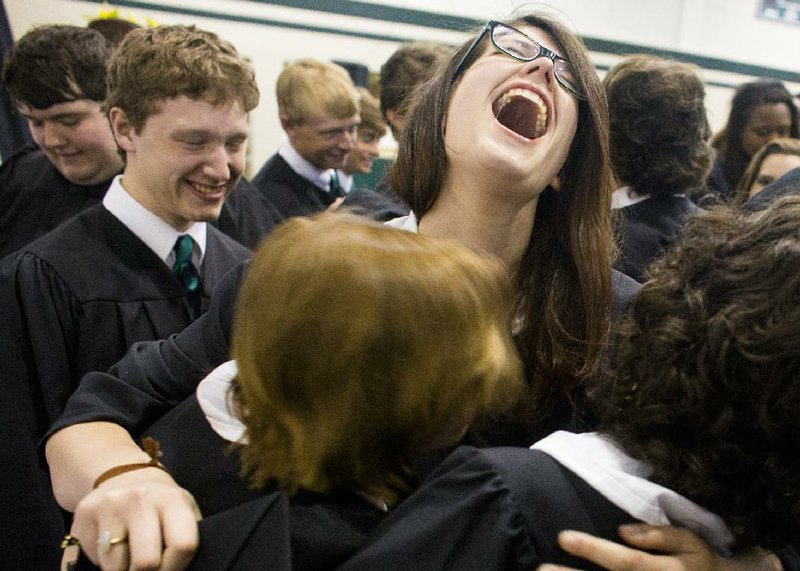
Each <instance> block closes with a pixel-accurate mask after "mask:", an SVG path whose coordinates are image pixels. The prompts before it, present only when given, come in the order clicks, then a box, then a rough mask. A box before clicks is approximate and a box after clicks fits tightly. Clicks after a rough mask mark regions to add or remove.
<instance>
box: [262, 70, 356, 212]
mask: <svg viewBox="0 0 800 571" xmlns="http://www.w3.org/2000/svg"><path fill="white" fill-rule="evenodd" d="M275 93H276V96H277V99H278V114H279V115H280V120H281V126H282V127H283V130H284V131H285V132H286V136H287V138H288V140H287V141H286V142H285V143H284V144H283V145H282V146H281V147H280V149H279V150H278V152H277V153H276V154H275V155H273V156H272V157H271V158H270V159H268V160H267V162H266V163H265V164H264V166H262V167H261V170H259V172H258V174H256V176H255V177H254V178H253V180H252V183H253V186H254V187H255V189H256V191H257V192H258V193H259V194H260V195H261V196H263V198H264V200H265V201H266V202H269V203H270V204H271V205H273V206H274V208H275V210H276V211H277V213H278V215H279V216H280V219H285V218H289V217H291V216H302V215H308V214H313V213H315V212H319V211H321V210H325V209H326V208H328V207H329V206H331V205H332V204H334V203H335V202H336V201H337V199H339V198H341V197H342V196H344V189H343V188H342V187H341V185H340V183H339V180H338V176H337V174H336V170H337V169H341V168H343V167H344V165H345V163H346V161H347V156H348V155H349V153H350V151H352V150H353V147H354V145H355V141H356V131H357V129H358V125H359V123H360V122H361V118H360V116H359V103H358V101H359V95H358V92H357V91H356V88H355V86H354V85H353V81H352V80H351V79H350V76H349V75H348V74H347V72H346V71H345V70H344V69H343V68H342V67H341V66H339V65H336V64H333V63H328V62H321V61H316V60H312V59H303V60H298V61H295V62H292V63H289V64H288V65H287V66H286V67H285V68H284V69H283V71H281V74H280V75H279V76H278V81H277V84H276V87H275Z"/></svg>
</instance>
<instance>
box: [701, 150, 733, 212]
mask: <svg viewBox="0 0 800 571" xmlns="http://www.w3.org/2000/svg"><path fill="white" fill-rule="evenodd" d="M706 184H707V185H708V189H709V190H710V191H711V194H714V195H716V196H718V197H719V198H721V199H723V200H726V201H727V200H730V199H731V198H732V197H733V194H734V193H735V192H736V185H738V184H739V181H738V180H736V179H734V178H732V177H731V176H730V174H729V173H728V170H727V169H726V168H725V163H724V162H723V160H722V157H721V156H719V155H718V156H717V158H716V160H714V163H713V164H712V165H711V172H710V173H709V174H708V179H707V180H706Z"/></svg>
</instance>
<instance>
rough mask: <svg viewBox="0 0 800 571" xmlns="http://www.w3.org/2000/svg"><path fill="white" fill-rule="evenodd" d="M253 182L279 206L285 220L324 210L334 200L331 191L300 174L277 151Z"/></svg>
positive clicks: (271, 202)
mask: <svg viewBox="0 0 800 571" xmlns="http://www.w3.org/2000/svg"><path fill="white" fill-rule="evenodd" d="M251 182H252V184H253V186H254V187H255V188H256V190H257V191H258V192H259V193H261V194H263V195H264V196H265V197H266V200H267V201H268V202H269V203H270V204H272V205H273V206H274V207H275V209H276V210H277V211H278V214H279V215H280V217H281V219H285V218H289V217H291V216H308V215H310V214H314V213H315V212H320V211H322V210H325V209H326V208H328V206H330V205H331V204H333V201H334V197H333V196H332V195H331V194H330V193H329V192H327V191H325V190H323V189H321V188H320V187H318V186H317V185H315V184H314V183H312V182H311V181H310V180H308V179H307V178H304V177H302V176H300V175H299V174H297V173H296V172H295V171H294V170H292V167H290V166H289V163H287V162H286V160H284V158H283V157H282V156H280V155H279V154H277V153H276V154H274V155H272V157H270V158H269V159H268V160H267V162H266V163H264V166H262V167H261V170H259V171H258V173H257V174H256V176H255V177H254V178H253V180H252V181H251Z"/></svg>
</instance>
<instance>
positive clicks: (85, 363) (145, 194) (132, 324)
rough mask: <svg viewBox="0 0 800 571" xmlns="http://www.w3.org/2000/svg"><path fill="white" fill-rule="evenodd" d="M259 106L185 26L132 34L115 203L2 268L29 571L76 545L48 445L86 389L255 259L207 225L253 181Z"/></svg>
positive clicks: (13, 481)
mask: <svg viewBox="0 0 800 571" xmlns="http://www.w3.org/2000/svg"><path fill="white" fill-rule="evenodd" d="M258 97H259V94H258V88H257V87H256V83H255V78H254V75H253V72H252V69H251V68H250V66H249V65H248V64H247V63H246V62H245V61H244V60H243V59H241V58H240V57H239V55H238V54H237V52H236V50H235V49H234V48H233V46H232V45H231V44H229V43H228V42H225V41H222V40H220V39H219V38H217V36H215V35H213V34H211V33H208V32H203V31H199V30H195V29H194V28H186V27H182V26H162V27H158V28H153V29H147V30H145V29H140V30H135V31H134V32H131V33H130V34H129V35H128V36H127V37H126V38H125V40H124V41H123V42H122V44H121V45H120V47H119V49H118V51H117V52H116V54H115V56H114V58H113V61H112V63H111V65H110V69H109V75H108V97H107V100H106V105H107V107H108V119H109V120H110V124H111V127H112V130H113V133H114V136H115V137H116V141H117V144H118V145H119V147H120V149H122V151H123V152H124V153H125V156H126V162H125V169H124V172H123V174H122V175H121V176H118V177H116V178H114V180H113V182H112V183H111V186H110V187H109V189H108V192H107V193H106V195H105V198H104V199H103V203H102V204H99V205H96V206H93V207H91V208H89V209H87V210H85V211H84V212H82V213H80V214H78V215H77V216H75V217H74V218H72V219H71V220H70V221H69V222H67V223H65V224H63V225H61V226H60V227H58V228H56V229H55V230H53V231H51V232H50V233H48V234H46V235H45V236H42V237H41V238H39V239H37V240H35V241H34V242H32V243H31V244H29V245H28V246H26V247H24V248H23V249H22V250H20V251H19V252H18V253H17V254H16V255H14V256H10V257H8V258H6V259H5V260H3V262H2V263H0V306H2V307H3V311H4V318H5V319H4V320H5V323H4V328H3V331H2V333H0V360H2V362H3V367H4V375H3V376H4V385H5V386H4V388H5V389H6V391H5V393H4V399H3V401H2V402H3V404H2V405H0V415H2V416H3V418H4V419H8V421H9V422H8V423H7V424H6V426H7V427H9V429H10V430H11V434H10V435H9V436H10V437H9V438H7V439H6V443H7V445H6V446H4V447H2V450H3V452H2V458H0V460H2V465H3V466H4V468H2V470H3V473H2V481H3V482H4V485H5V486H6V490H5V492H4V496H6V499H5V500H4V502H5V501H9V502H10V504H11V505H9V506H6V505H4V506H3V508H4V509H3V510H0V512H2V513H3V515H4V516H5V518H6V520H5V521H4V522H0V527H2V528H3V529H4V530H6V532H7V533H4V534H3V543H4V542H5V540H8V541H10V542H11V545H13V549H11V547H9V549H11V552H14V550H15V549H19V545H25V546H27V548H29V549H30V551H26V553H27V554H28V555H29V556H30V558H31V559H30V561H28V560H27V559H24V560H23V561H21V565H20V566H21V567H26V568H45V567H44V566H43V565H39V564H41V563H43V562H45V561H52V559H51V558H50V557H51V556H52V554H53V549H54V548H56V547H57V544H58V535H60V534H63V526H60V525H59V524H60V523H61V522H59V521H56V519H55V517H54V514H55V515H57V514H58V511H57V510H56V509H54V508H53V506H54V505H55V504H54V503H53V499H52V493H51V491H50V488H49V485H48V484H47V482H48V479H47V478H48V477H47V474H46V473H45V472H44V470H41V469H39V467H38V466H37V460H38V458H37V455H36V450H35V443H36V441H37V440H38V438H40V437H41V436H42V435H43V434H44V432H45V431H46V430H47V428H48V427H49V425H50V424H51V423H52V422H53V420H54V419H55V418H56V417H57V416H58V415H59V414H60V412H61V410H62V408H63V405H64V403H65V401H66V399H67V397H68V396H69V395H70V393H71V392H72V391H73V390H74V389H75V387H76V386H77V383H78V380H79V379H80V377H81V376H82V375H83V374H84V373H86V372H88V371H92V370H105V369H107V368H108V367H109V366H110V365H111V364H113V363H114V362H115V361H116V360H117V359H119V358H120V357H121V356H122V355H123V354H124V353H125V351H126V350H127V349H128V347H130V346H131V345H132V344H133V343H135V342H138V341H145V340H153V339H160V338H164V337H167V336H169V335H171V334H172V333H176V332H178V331H181V330H182V329H184V328H185V327H186V326H187V325H189V324H190V323H191V322H192V321H193V320H194V319H195V318H196V317H197V316H198V315H199V314H200V313H202V312H203V311H204V310H205V308H206V306H207V302H208V298H209V295H210V293H211V291H213V290H214V288H215V287H216V285H217V283H218V282H219V280H220V278H221V277H222V276H223V275H224V274H225V273H227V271H228V270H229V269H231V268H232V267H233V266H235V265H237V264H238V263H239V262H240V261H242V260H244V259H246V258H247V257H248V256H249V251H248V250H246V249H245V248H244V247H242V246H241V245H239V244H238V243H236V242H234V241H233V240H232V239H230V238H228V237H227V236H225V235H223V234H222V233H220V232H219V231H217V230H216V229H215V228H213V227H211V226H210V225H208V224H207V222H213V221H215V220H216V219H217V217H218V216H219V214H220V210H221V208H222V206H223V203H224V201H225V199H226V197H227V196H228V194H229V193H230V192H231V191H232V190H233V188H234V187H235V186H236V183H237V181H238V180H239V178H240V176H241V174H242V171H243V169H244V156H245V148H244V144H245V141H246V139H247V114H248V112H249V111H250V110H252V109H253V108H254V107H255V106H256V104H257V103H258ZM14 498H18V499H17V500H14ZM1 547H2V545H0V548H1ZM6 552H8V551H6ZM22 557H25V554H23V555H22ZM42 558H44V559H42ZM22 563H24V564H22Z"/></svg>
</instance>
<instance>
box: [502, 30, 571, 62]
mask: <svg viewBox="0 0 800 571" xmlns="http://www.w3.org/2000/svg"><path fill="white" fill-rule="evenodd" d="M508 25H509V26H511V27H512V28H514V29H515V30H519V31H520V32H522V33H523V34H525V35H526V36H528V37H529V38H530V39H532V40H534V41H535V42H536V43H537V44H539V45H542V46H544V47H546V48H548V49H550V50H551V51H553V52H555V53H556V54H558V55H560V56H561V57H565V56H564V54H563V53H562V50H561V48H560V47H559V46H558V44H557V43H556V41H555V39H554V38H553V36H551V35H550V34H549V33H548V32H546V31H545V30H543V29H542V28H540V27H538V26H534V25H533V24H528V23H526V22H512V23H509V24H508ZM486 43H487V44H488V45H487V51H488V49H489V48H492V45H491V42H486Z"/></svg>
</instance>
